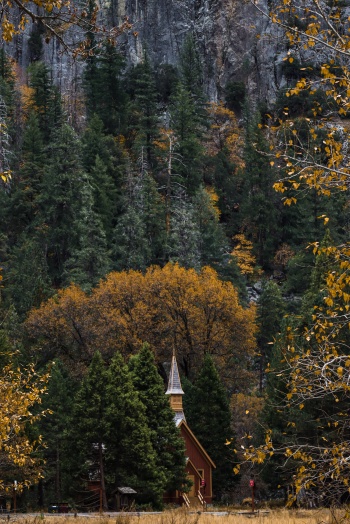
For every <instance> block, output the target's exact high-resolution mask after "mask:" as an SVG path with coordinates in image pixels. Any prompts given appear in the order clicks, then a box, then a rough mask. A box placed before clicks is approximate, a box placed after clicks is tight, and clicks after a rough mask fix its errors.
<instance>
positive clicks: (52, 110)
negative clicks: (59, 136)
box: [28, 62, 62, 143]
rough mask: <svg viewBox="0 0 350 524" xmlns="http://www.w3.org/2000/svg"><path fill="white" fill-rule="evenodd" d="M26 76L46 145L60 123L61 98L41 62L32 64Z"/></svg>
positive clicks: (47, 70) (46, 68)
mask: <svg viewBox="0 0 350 524" xmlns="http://www.w3.org/2000/svg"><path fill="white" fill-rule="evenodd" d="M28 74H29V86H30V87H31V88H32V90H33V94H32V97H31V103H32V106H33V108H35V112H36V115H37V117H38V120H39V127H40V130H41V132H42V135H43V139H44V143H48V141H49V140H50V138H51V135H52V133H53V131H54V130H55V129H56V128H57V126H59V125H61V123H62V105H61V97H60V94H59V92H58V90H57V88H56V87H54V86H53V83H52V79H51V76H50V71H49V69H48V67H47V66H46V65H45V64H44V63H43V62H34V63H32V64H31V65H30V66H29V68H28Z"/></svg>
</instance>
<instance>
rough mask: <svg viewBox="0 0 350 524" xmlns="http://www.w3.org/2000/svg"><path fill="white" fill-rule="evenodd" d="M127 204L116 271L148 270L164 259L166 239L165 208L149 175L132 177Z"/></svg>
mask: <svg viewBox="0 0 350 524" xmlns="http://www.w3.org/2000/svg"><path fill="white" fill-rule="evenodd" d="M124 202H125V204H124V213H123V214H122V215H121V216H120V217H119V218H118V223H117V225H116V227H115V230H114V249H113V255H114V263H115V267H116V269H119V270H122V269H141V270H144V269H146V268H147V267H148V266H149V265H150V264H151V263H152V262H153V263H154V262H155V261H156V260H157V258H158V257H159V256H160V252H161V245H162V238H163V237H164V216H163V213H162V210H163V206H162V203H161V201H160V196H159V194H158V192H157V189H156V187H155V182H154V180H153V178H152V177H151V176H150V175H149V174H148V172H147V171H145V170H144V169H142V168H141V171H140V172H136V173H133V172H130V173H129V174H128V179H127V184H126V188H125V194H124Z"/></svg>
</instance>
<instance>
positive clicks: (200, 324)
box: [26, 263, 255, 382]
mask: <svg viewBox="0 0 350 524" xmlns="http://www.w3.org/2000/svg"><path fill="white" fill-rule="evenodd" d="M26 328H27V330H28V333H29V335H30V336H31V338H32V339H34V341H36V346H37V347H38V348H40V352H41V353H42V354H43V356H44V358H45V359H49V358H53V357H54V356H56V355H59V356H61V357H65V358H68V359H71V360H72V361H73V362H74V363H75V364H74V365H75V367H76V365H77V364H79V365H83V366H86V365H87V364H88V363H89V362H90V361H91V358H92V355H93V354H94V352H95V351H96V350H99V351H100V352H101V354H102V355H103V356H104V358H105V359H106V360H108V359H109V358H111V356H112V355H113V354H114V353H115V351H120V352H122V353H123V354H124V355H125V356H127V355H130V354H133V353H136V352H137V351H138V350H139V348H140V345H141V344H142V343H143V342H148V343H150V344H151V345H152V346H153V347H154V349H155V352H156V355H157V359H158V361H159V362H164V361H166V360H170V357H171V353H172V351H173V348H175V349H176V351H177V356H178V359H179V362H180V363H181V365H182V367H183V369H184V371H185V373H186V374H187V375H188V376H191V375H192V373H193V372H195V370H196V369H197V367H198V366H199V365H200V363H201V361H202V359H203V356H204V355H205V354H206V353H210V354H212V355H213V357H214V359H215V361H216V365H217V366H218V368H219V369H220V370H221V372H222V374H223V376H224V377H227V379H230V380H233V379H235V380H237V381H241V382H244V380H245V376H244V371H243V370H244V369H247V368H248V367H249V363H250V360H251V357H252V355H253V352H254V347H255V340H254V333H255V308H254V306H250V307H248V308H243V307H242V306H241V305H240V304H239V300H238V294H237V291H236V289H235V288H234V286H233V285H232V284H231V283H230V282H222V281H220V280H219V278H218V276H217V274H216V272H215V271H214V270H213V269H211V268H208V267H205V268H203V269H202V270H201V272H200V273H197V272H196V271H195V270H194V269H184V268H182V267H180V266H179V265H177V264H175V265H174V264H170V263H169V264H167V265H166V266H165V267H164V268H160V267H158V266H154V267H151V268H149V269H148V270H147V271H146V273H145V274H142V273H141V272H138V271H132V270H130V271H122V272H113V273H110V274H109V275H108V276H107V278H106V279H105V280H103V281H101V283H100V284H99V285H98V286H97V287H96V288H95V289H94V290H93V291H92V293H91V294H90V295H87V294H85V293H84V292H83V291H82V290H81V289H80V288H78V287H77V286H75V285H72V286H70V287H69V288H67V289H64V290H61V291H59V293H58V294H57V296H55V297H53V298H51V299H50V300H48V301H47V302H46V303H44V304H42V306H41V307H40V308H39V309H35V310H33V311H32V312H31V313H30V315H29V317H28V319H27V321H26ZM76 369H79V368H76Z"/></svg>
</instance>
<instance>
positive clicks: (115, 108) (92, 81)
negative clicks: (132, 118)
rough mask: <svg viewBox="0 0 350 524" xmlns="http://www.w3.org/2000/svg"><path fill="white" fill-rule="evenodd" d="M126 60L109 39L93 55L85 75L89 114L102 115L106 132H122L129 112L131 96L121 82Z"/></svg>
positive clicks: (114, 133)
mask: <svg viewBox="0 0 350 524" xmlns="http://www.w3.org/2000/svg"><path fill="white" fill-rule="evenodd" d="M123 66H124V61H123V58H122V56H121V54H120V53H119V52H118V51H117V50H116V48H115V47H114V46H113V45H112V44H111V43H110V42H106V43H105V44H104V45H103V47H102V49H100V50H99V51H98V53H97V54H94V55H93V56H91V57H89V59H88V64H87V68H86V71H85V76H84V88H85V92H86V95H87V96H86V105H87V110H88V117H92V116H93V115H98V116H99V118H100V119H101V120H102V122H103V127H104V130H105V132H106V133H110V134H112V135H116V134H119V133H122V132H123V131H124V127H125V121H126V115H127V101H128V100H127V96H126V92H125V89H123V87H122V83H121V73H122V69H123Z"/></svg>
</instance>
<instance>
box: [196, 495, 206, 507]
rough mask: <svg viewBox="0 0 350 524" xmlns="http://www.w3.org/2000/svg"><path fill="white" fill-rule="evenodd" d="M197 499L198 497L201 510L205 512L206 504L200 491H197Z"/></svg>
mask: <svg viewBox="0 0 350 524" xmlns="http://www.w3.org/2000/svg"><path fill="white" fill-rule="evenodd" d="M197 497H198V500H199V502H200V503H201V505H202V508H203V510H205V509H206V508H207V503H206V502H205V500H204V497H203V495H202V493H201V492H200V491H198V493H197Z"/></svg>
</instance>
